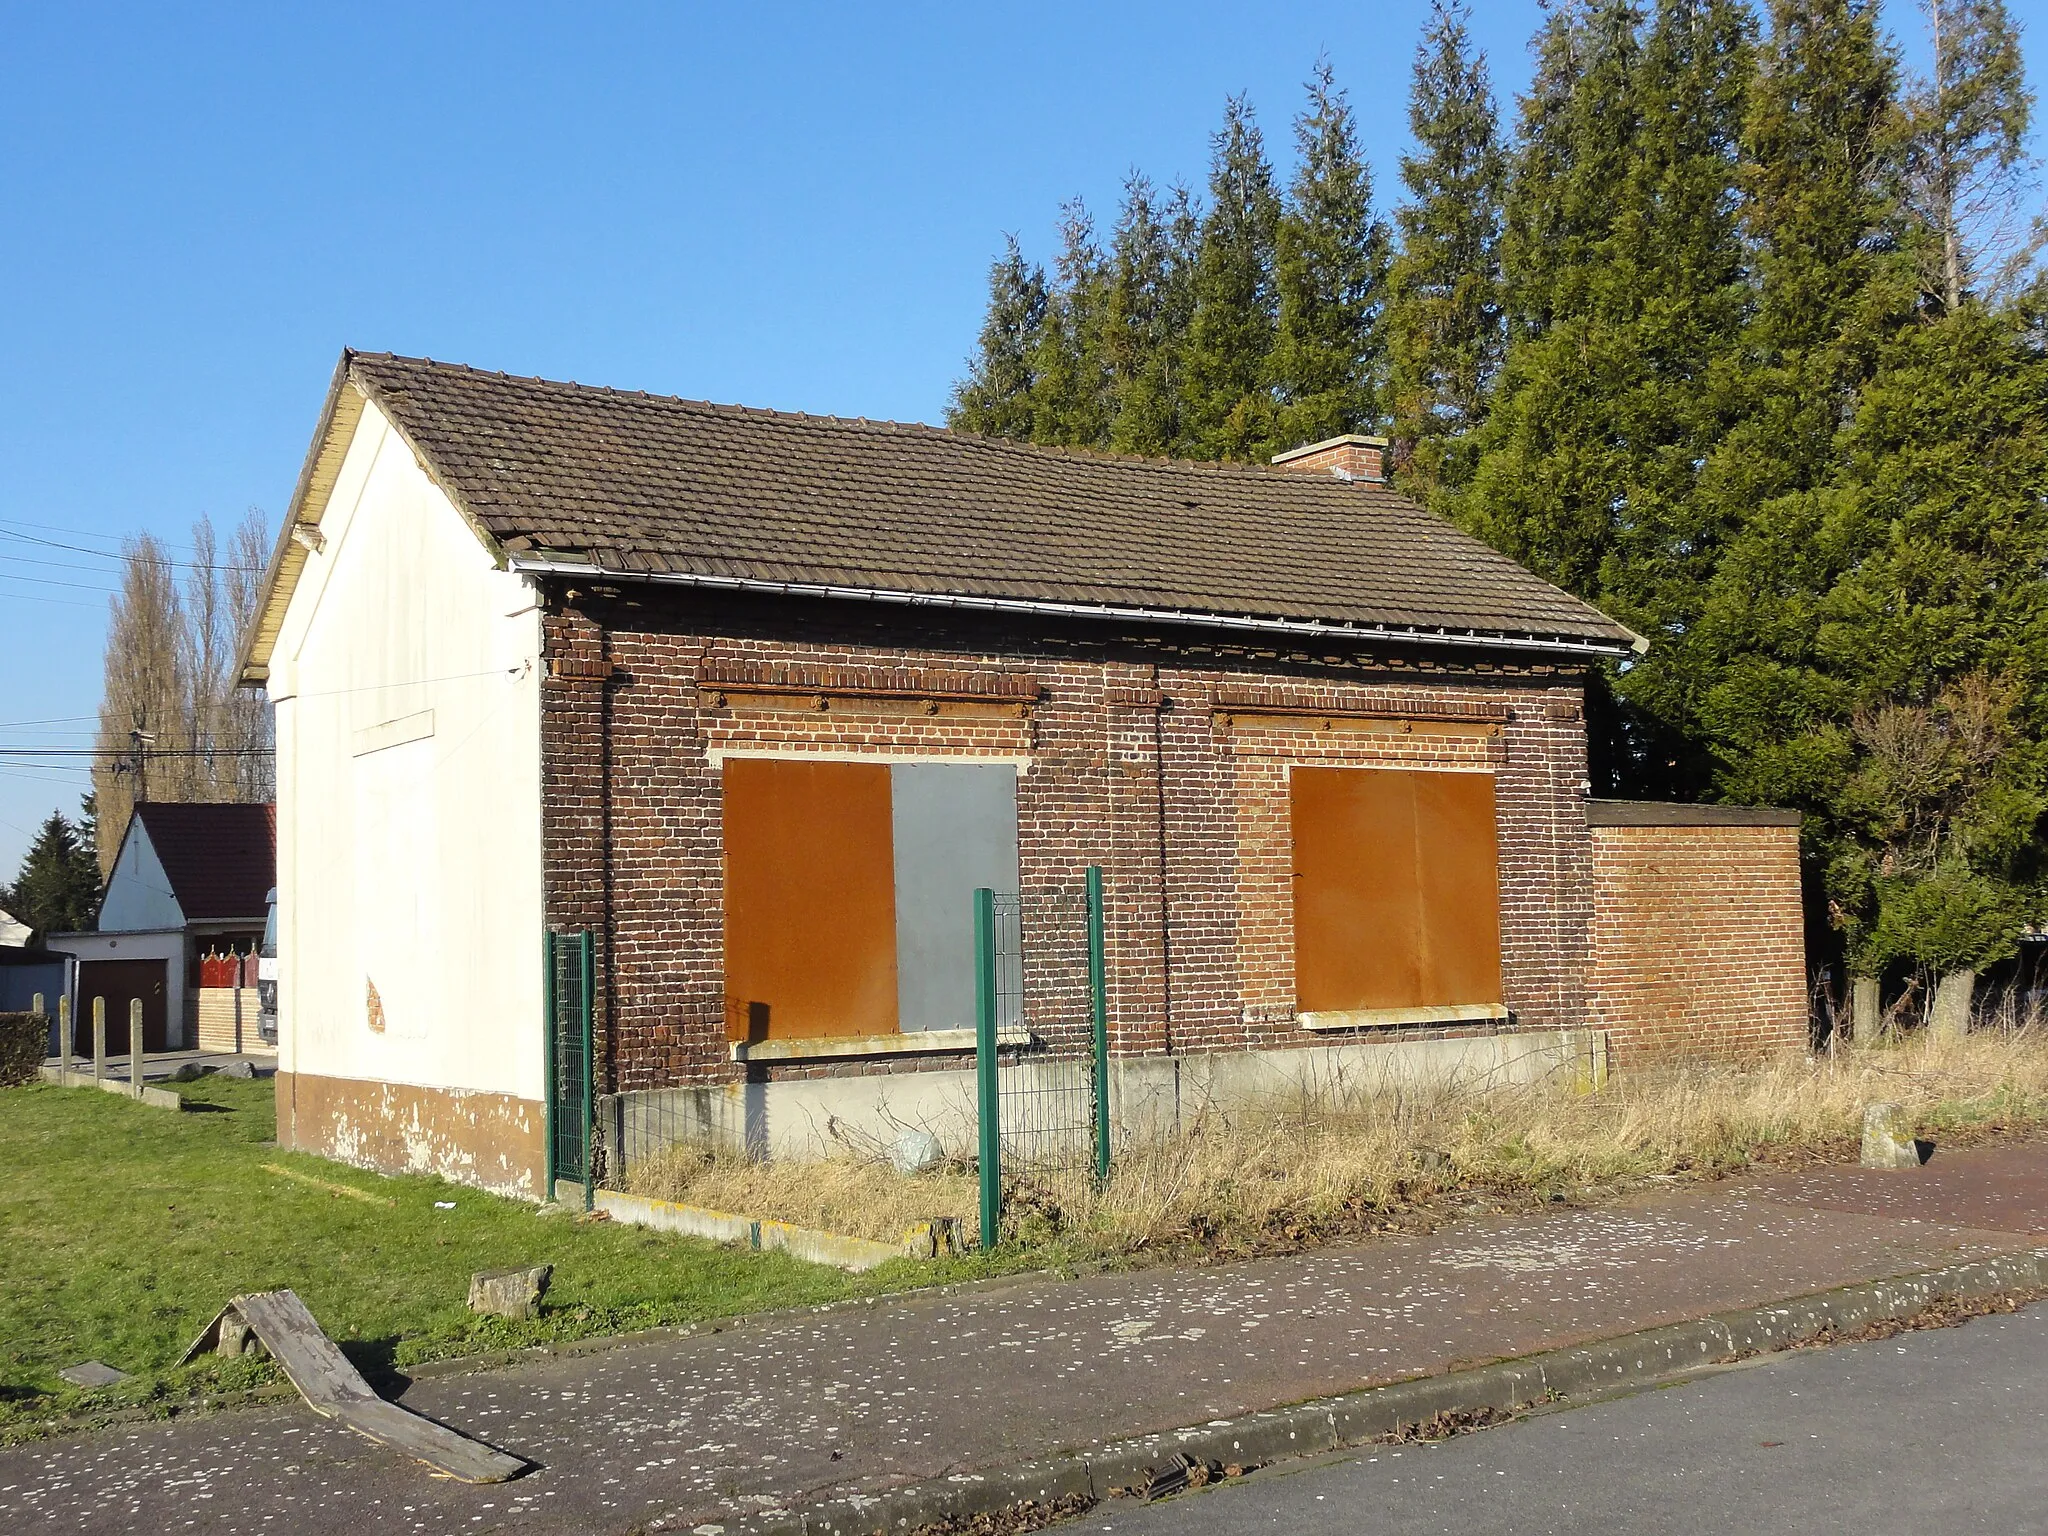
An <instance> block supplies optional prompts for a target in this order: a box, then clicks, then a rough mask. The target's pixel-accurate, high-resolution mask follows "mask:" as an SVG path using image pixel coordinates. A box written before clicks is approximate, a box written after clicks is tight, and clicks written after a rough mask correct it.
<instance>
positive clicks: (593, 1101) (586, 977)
mask: <svg viewBox="0 0 2048 1536" xmlns="http://www.w3.org/2000/svg"><path fill="white" fill-rule="evenodd" d="M580 937H581V938H582V940H583V1209H584V1210H586V1211H587V1210H590V1209H591V1208H592V1207H593V1206H595V1205H596V1204H597V1193H596V1191H597V1181H596V1178H595V1177H594V1175H595V1172H596V1165H597V1156H596V1153H597V1146H596V1141H595V1138H594V1137H593V1136H592V1135H591V1131H592V1129H593V1122H594V1121H595V1120H596V1118H597V1048H596V1035H595V1031H594V1028H593V1026H592V1023H591V1017H592V1015H593V1014H594V1013H595V1012H596V1008H595V1006H594V1004H593V1003H592V1001H591V983H592V980H593V977H594V975H595V971H596V967H595V966H594V964H593V963H592V956H591V948H592V946H591V943H590V930H589V929H588V928H586V929H584V930H583V932H582V934H581V935H580Z"/></svg>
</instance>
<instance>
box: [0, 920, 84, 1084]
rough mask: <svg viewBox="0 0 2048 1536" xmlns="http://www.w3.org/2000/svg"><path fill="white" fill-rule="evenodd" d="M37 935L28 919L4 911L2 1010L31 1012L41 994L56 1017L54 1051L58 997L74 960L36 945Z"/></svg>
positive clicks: (0, 930)
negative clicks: (26, 920) (71, 960)
mask: <svg viewBox="0 0 2048 1536" xmlns="http://www.w3.org/2000/svg"><path fill="white" fill-rule="evenodd" d="M35 936H36V935H35V930H34V929H33V928H31V927H29V925H28V924H27V923H24V922H21V921H19V920H18V919H16V918H15V917H13V916H12V915H11V914H9V913H7V912H4V911H0V1013H27V1012H28V1011H30V1010H31V1009H33V1008H34V1007H35V1006H36V1000H37V999H38V998H40V999H41V1000H42V1006H43V1011H44V1012H45V1013H47V1014H49V1015H50V1018H51V1020H52V1023H51V1026H50V1041H51V1047H50V1048H51V1050H53V1051H54V1050H55V1049H56V1039H57V1028H56V1024H55V1019H56V1016H57V999H58V998H59V997H61V996H62V995H63V993H64V988H65V978H66V977H67V976H68V975H69V974H70V972H69V966H70V961H68V960H67V959H66V958H65V957H64V956H62V955H56V954H52V953H50V951H48V950H47V949H43V948H41V947H35V946H32V941H33V940H34V938H35Z"/></svg>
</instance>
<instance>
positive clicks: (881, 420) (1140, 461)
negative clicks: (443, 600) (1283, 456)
mask: <svg viewBox="0 0 2048 1536" xmlns="http://www.w3.org/2000/svg"><path fill="white" fill-rule="evenodd" d="M347 355H348V358H349V361H350V362H351V363H354V362H356V361H359V360H360V361H365V362H371V363H392V364H398V365H401V366H413V367H424V368H430V369H433V370H434V371H436V372H439V373H453V374H462V375H467V376H468V377H471V378H478V379H496V380H499V381H501V382H504V383H508V384H533V385H539V386H540V387H542V388H544V389H555V390H571V391H575V392H577V393H579V394H587V395H601V396H607V397H609V398H611V399H614V400H644V401H647V402H649V403H651V404H656V405H680V406H687V407H690V408H692V409H697V410H705V411H713V412H716V413H718V414H720V415H726V416H739V417H744V418H747V419H750V420H755V421H777V422H786V423H789V424H792V425H799V426H825V427H844V428H856V429H865V430H867V431H870V432H885V433H889V432H905V433H911V434H916V435H919V436H926V435H929V436H937V437H942V438H945V439H946V440H948V441H950V442H957V443H964V444H971V445H973V446H975V447H979V448H985V449H989V450H992V451H995V452H998V453H1010V452H1014V453H1021V454H1027V455H1030V456H1032V457H1035V458H1063V459H1081V460H1085V461H1087V462H1089V463H1094V464H1131V465H1140V466H1144V467H1147V468H1157V469H1171V470H1176V471H1185V470H1197V471H1204V472H1212V473H1217V474H1224V475H1250V476H1253V477H1254V478H1258V479H1272V478H1277V477H1281V476H1285V477H1287V479H1288V480H1289V481H1290V482H1292V483H1296V484H1301V483H1308V484H1322V483H1325V481H1326V479H1327V483H1329V484H1332V485H1340V486H1343V487H1345V488H1346V489H1347V490H1353V491H1357V490H1364V491H1378V492H1382V493H1384V494H1387V495H1391V496H1394V497H1397V498H1399V499H1400V500H1403V501H1411V498H1408V497H1405V496H1402V495H1401V493H1400V492H1399V491H1397V490H1395V489H1394V487H1393V486H1391V485H1389V484H1388V483H1386V482H1385V481H1370V480H1351V481H1346V480H1339V479H1338V478H1336V477H1335V476H1329V477H1325V476H1321V475H1308V474H1304V473H1302V472H1301V471H1300V470H1298V469H1276V468H1275V467H1274V466H1272V465H1271V464H1247V463H1243V462H1241V461H1239V460H1235V459H1187V458H1181V457H1178V456H1177V455H1174V454H1156V453H1130V452H1127V451H1125V450H1123V449H1118V448H1103V447H1097V446H1095V445H1092V444H1075V443H1029V442H1022V441H1019V440H1018V439H1016V438H1008V437H996V436H992V435H991V434H989V433H986V432H974V431H970V430H968V429H967V428H964V427H947V426H938V425H935V424H933V423H932V422H928V421H899V420H897V419H895V418H894V417H886V416H835V415H832V414H829V413H819V412H815V411H786V410H781V409H779V408H777V407H775V406H767V405H741V404H739V403H738V402H737V401H731V400H711V399H706V398H703V397H701V396H695V395H665V394H658V393H655V392H652V391H649V390H644V389H621V388H618V387H617V386H616V385H611V384H585V383H583V382H582V381H581V380H578V379H551V378H548V377H546V376H544V375H542V374H537V373H508V372H506V371H505V370H504V369H502V368H478V367H476V366H475V365H474V364H471V363H453V362H448V361H446V360H444V359H441V358H434V357H415V356H411V355H408V354H406V353H402V352H369V351H362V350H359V349H357V348H354V347H351V348H348V349H347ZM1411 504H1412V505H1415V506H1417V507H1419V508H1421V510H1423V511H1425V512H1427V511H1428V510H1429V509H1428V508H1427V507H1422V506H1421V503H1419V502H1412V501H1411ZM1431 515H1432V516H1435V514H1434V513H1431Z"/></svg>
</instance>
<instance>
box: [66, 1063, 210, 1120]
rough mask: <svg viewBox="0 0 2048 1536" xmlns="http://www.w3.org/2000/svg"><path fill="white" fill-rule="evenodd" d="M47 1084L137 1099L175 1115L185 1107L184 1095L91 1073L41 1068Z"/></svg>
mask: <svg viewBox="0 0 2048 1536" xmlns="http://www.w3.org/2000/svg"><path fill="white" fill-rule="evenodd" d="M36 1070H37V1071H38V1072H40V1073H41V1074H42V1079H43V1081H44V1082H46V1083H55V1084H56V1085H57V1086H58V1087H59V1088H98V1089H100V1090H102V1091H103V1092H106V1093H113V1094H119V1095H120V1096H121V1097H122V1098H124V1099H135V1100H137V1101H138V1102H140V1103H143V1104H147V1105H148V1106H149V1107H150V1108H151V1109H168V1110H170V1111H172V1112H173V1113H176V1112H177V1111H179V1110H181V1109H183V1108H184V1107H185V1099H184V1096H183V1095H182V1094H176V1093H173V1092H171V1090H170V1089H168V1088H151V1087H148V1086H147V1085H144V1086H143V1087H141V1088H140V1089H138V1088H137V1087H136V1086H135V1085H134V1084H132V1083H131V1082H130V1081H129V1080H128V1079H127V1078H125V1077H94V1076H93V1075H92V1074H91V1073H90V1072H66V1071H65V1070H64V1069H63V1068H62V1067H49V1066H45V1067H39V1068H37V1069H36Z"/></svg>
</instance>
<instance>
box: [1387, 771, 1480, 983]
mask: <svg viewBox="0 0 2048 1536" xmlns="http://www.w3.org/2000/svg"><path fill="white" fill-rule="evenodd" d="M1407 777H1408V778H1409V779H1411V780H1412V781H1413V782H1414V787H1415V853H1416V889H1417V891H1418V893H1419V894H1420V896H1421V900H1422V922H1421V924H1420V931H1421V934H1422V952H1421V955H1420V957H1419V964H1418V967H1417V969H1418V971H1419V972H1420V975H1421V983H1422V1001H1423V1002H1425V1003H1431V1004H1444V1003H1495V1002H1499V1001H1500V996H1501V988H1500V841H1499V835H1498V832H1497V831H1496V827H1495V822H1494V809H1493V775H1492V774H1490V773H1411V774H1409V775H1407Z"/></svg>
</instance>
